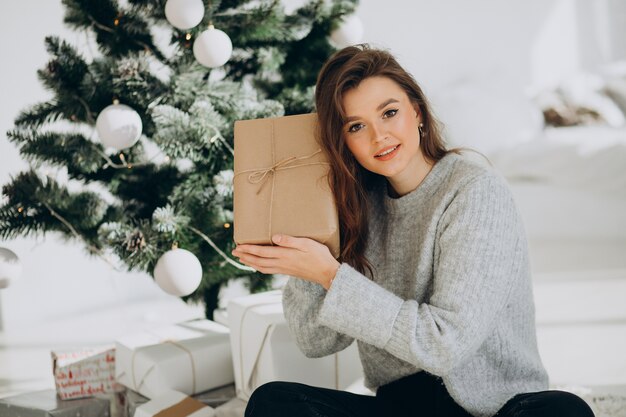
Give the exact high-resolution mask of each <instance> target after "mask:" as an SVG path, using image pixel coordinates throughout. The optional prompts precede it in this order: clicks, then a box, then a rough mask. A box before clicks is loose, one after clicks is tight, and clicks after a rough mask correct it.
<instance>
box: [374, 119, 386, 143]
mask: <svg viewBox="0 0 626 417" xmlns="http://www.w3.org/2000/svg"><path fill="white" fill-rule="evenodd" d="M370 126H371V129H370V135H371V137H370V139H371V140H372V141H373V142H382V141H383V140H385V139H386V138H387V132H386V131H385V129H384V128H383V126H382V125H379V124H377V123H373V124H371V125H370Z"/></svg>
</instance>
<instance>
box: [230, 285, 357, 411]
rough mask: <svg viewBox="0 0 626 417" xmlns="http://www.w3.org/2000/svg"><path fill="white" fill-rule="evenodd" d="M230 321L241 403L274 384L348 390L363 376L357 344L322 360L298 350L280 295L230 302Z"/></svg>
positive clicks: (267, 294)
mask: <svg viewBox="0 0 626 417" xmlns="http://www.w3.org/2000/svg"><path fill="white" fill-rule="evenodd" d="M228 321H229V323H230V342H231V347H232V358H233V368H234V371H235V386H236V390H237V396H238V397H239V398H241V399H243V400H246V401H247V400H248V399H249V398H250V395H251V394H252V392H253V391H254V390H255V389H256V388H257V387H259V386H261V385H263V384H265V383H266V382H270V381H290V382H300V383H302V384H307V385H312V386H317V387H324V388H331V389H345V388H346V387H348V386H349V385H350V384H352V383H353V382H354V381H356V380H358V379H359V377H360V376H362V375H363V368H362V366H361V362H360V360H359V354H358V350H357V346H356V343H353V344H352V345H350V347H348V348H347V349H344V350H343V351H341V352H338V353H336V354H334V355H330V356H326V357H323V358H307V357H306V356H305V355H304V354H303V353H302V352H301V351H300V349H299V348H298V346H297V345H296V344H295V342H294V341H293V340H292V338H291V334H290V333H289V328H288V326H287V322H286V321H285V316H284V314H283V306H282V292H281V291H280V290H276V291H268V292H264V293H259V294H252V295H247V296H244V297H237V298H233V299H231V300H230V302H229V304H228Z"/></svg>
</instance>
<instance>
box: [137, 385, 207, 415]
mask: <svg viewBox="0 0 626 417" xmlns="http://www.w3.org/2000/svg"><path fill="white" fill-rule="evenodd" d="M156 415H158V416H159V417H214V416H215V410H214V409H213V408H211V407H209V406H208V405H205V404H202V403H201V402H200V401H198V400H195V399H193V398H191V397H189V396H187V395H185V394H183V393H182V392H178V391H162V392H161V393H160V394H159V397H158V398H155V399H154V400H150V401H148V402H147V403H145V404H142V405H140V406H139V407H137V409H136V410H135V414H134V415H133V417H154V416H156Z"/></svg>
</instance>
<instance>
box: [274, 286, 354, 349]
mask: <svg viewBox="0 0 626 417" xmlns="http://www.w3.org/2000/svg"><path fill="white" fill-rule="evenodd" d="M325 295H326V290H325V289H324V288H323V287H322V286H321V285H319V284H315V283H312V282H309V281H305V280H303V279H300V278H294V277H290V278H289V280H288V281H287V284H286V285H285V287H284V288H283V311H284V313H285V319H286V320H287V324H288V326H289V330H290V332H291V334H292V336H294V338H295V341H296V345H297V346H298V347H299V348H300V350H301V351H302V353H304V355H305V356H307V357H309V358H320V357H323V356H327V355H331V354H333V353H336V352H339V351H341V350H343V349H345V348H347V347H348V346H350V345H351V344H352V342H353V341H354V338H352V337H349V336H346V335H344V334H341V333H339V332H337V331H335V330H333V329H331V328H329V327H326V326H324V325H322V324H320V323H319V320H318V316H319V311H320V308H321V306H322V303H323V301H324V296H325Z"/></svg>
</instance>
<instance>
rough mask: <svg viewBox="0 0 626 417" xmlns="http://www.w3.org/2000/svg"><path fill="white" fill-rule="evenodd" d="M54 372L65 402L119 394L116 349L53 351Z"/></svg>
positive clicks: (60, 395)
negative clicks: (99, 395)
mask: <svg viewBox="0 0 626 417" xmlns="http://www.w3.org/2000/svg"><path fill="white" fill-rule="evenodd" d="M51 356H52V369H53V374H54V384H55V386H56V390H57V394H58V396H59V398H61V399H62V400H69V399H75V398H84V397H90V396H92V395H95V394H105V393H109V392H113V391H115V390H116V389H117V390H118V391H119V390H120V389H121V387H117V384H116V383H115V346H113V345H110V346H109V345H107V346H101V347H93V348H85V349H72V350H53V351H52V352H51Z"/></svg>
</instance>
